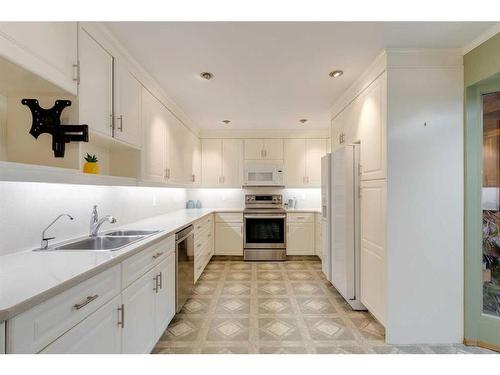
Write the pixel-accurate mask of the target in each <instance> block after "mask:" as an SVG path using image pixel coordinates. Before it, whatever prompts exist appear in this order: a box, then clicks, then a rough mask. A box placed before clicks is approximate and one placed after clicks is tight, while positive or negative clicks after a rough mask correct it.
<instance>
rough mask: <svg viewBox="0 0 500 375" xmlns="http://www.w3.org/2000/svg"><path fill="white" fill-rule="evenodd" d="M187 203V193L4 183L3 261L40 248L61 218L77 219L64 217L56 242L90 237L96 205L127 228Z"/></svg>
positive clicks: (0, 206) (0, 198)
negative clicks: (49, 226) (42, 239)
mask: <svg viewBox="0 0 500 375" xmlns="http://www.w3.org/2000/svg"><path fill="white" fill-rule="evenodd" d="M185 202H186V190H185V189H174V188H149V187H108V186H87V185H65V184H46V183H28V182H0V256H1V255H5V254H8V253H12V252H16V251H22V250H29V249H34V248H36V247H38V246H40V237H41V232H42V230H43V229H44V228H45V227H46V226H47V224H49V223H50V221H52V220H53V219H54V218H55V217H56V216H57V215H59V214H60V213H69V214H71V215H72V216H73V217H74V218H75V220H73V221H69V220H66V218H61V219H60V221H59V222H58V223H56V224H55V225H54V226H53V227H52V229H50V232H48V234H50V236H56V237H57V239H56V240H55V241H62V240H65V239H71V238H75V237H79V236H84V235H87V234H88V230H89V220H90V213H91V209H92V205H94V204H97V205H98V206H99V207H98V209H99V214H100V215H106V214H112V215H114V216H115V217H116V218H117V219H118V223H117V225H123V224H127V223H130V222H134V221H137V220H141V219H143V218H146V217H148V216H154V215H161V214H164V213H167V212H170V211H174V210H177V209H182V208H184V207H185ZM110 227H111V225H110V224H108V223H105V224H104V225H103V227H102V228H103V229H107V228H110Z"/></svg>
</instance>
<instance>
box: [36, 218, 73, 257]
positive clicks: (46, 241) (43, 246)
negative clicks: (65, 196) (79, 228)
mask: <svg viewBox="0 0 500 375" xmlns="http://www.w3.org/2000/svg"><path fill="white" fill-rule="evenodd" d="M63 216H66V217H68V218H69V219H70V220H73V216H71V215H69V214H61V215H59V216H58V217H56V218H55V219H54V220H52V222H51V223H50V224H49V225H47V227H46V228H45V229H44V230H43V231H42V242H41V243H40V249H46V248H47V247H49V241H50V240H53V239H54V238H55V237H45V232H46V231H47V229H49V228H50V227H51V226H52V225H53V224H54V223H55V222H56V221H57V220H59V219H60V218H61V217H63Z"/></svg>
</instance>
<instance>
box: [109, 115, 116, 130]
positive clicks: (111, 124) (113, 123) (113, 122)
mask: <svg viewBox="0 0 500 375" xmlns="http://www.w3.org/2000/svg"><path fill="white" fill-rule="evenodd" d="M109 118H110V119H111V123H110V124H109V127H110V128H111V129H113V130H115V116H113V114H110V115H109Z"/></svg>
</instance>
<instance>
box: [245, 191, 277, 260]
mask: <svg viewBox="0 0 500 375" xmlns="http://www.w3.org/2000/svg"><path fill="white" fill-rule="evenodd" d="M243 221H244V231H243V233H244V235H243V241H244V246H243V247H244V250H243V255H244V259H245V260H284V259H286V212H285V210H284V209H283V202H282V197H281V195H277V194H272V195H269V194H268V195H264V194H250V195H247V196H246V198H245V211H244V212H243Z"/></svg>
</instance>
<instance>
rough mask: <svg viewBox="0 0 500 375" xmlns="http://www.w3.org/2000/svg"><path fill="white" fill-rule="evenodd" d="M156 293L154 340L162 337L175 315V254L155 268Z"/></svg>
mask: <svg viewBox="0 0 500 375" xmlns="http://www.w3.org/2000/svg"><path fill="white" fill-rule="evenodd" d="M154 274H155V275H156V277H158V291H157V293H156V304H155V340H156V341H157V340H159V338H160V337H161V336H162V335H163V332H165V330H166V329H167V327H168V324H169V323H170V321H171V320H172V318H173V317H174V315H175V253H171V254H170V255H169V256H168V257H167V258H166V259H165V260H164V261H162V262H161V263H160V264H158V265H157V266H156V267H155V271H154Z"/></svg>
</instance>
